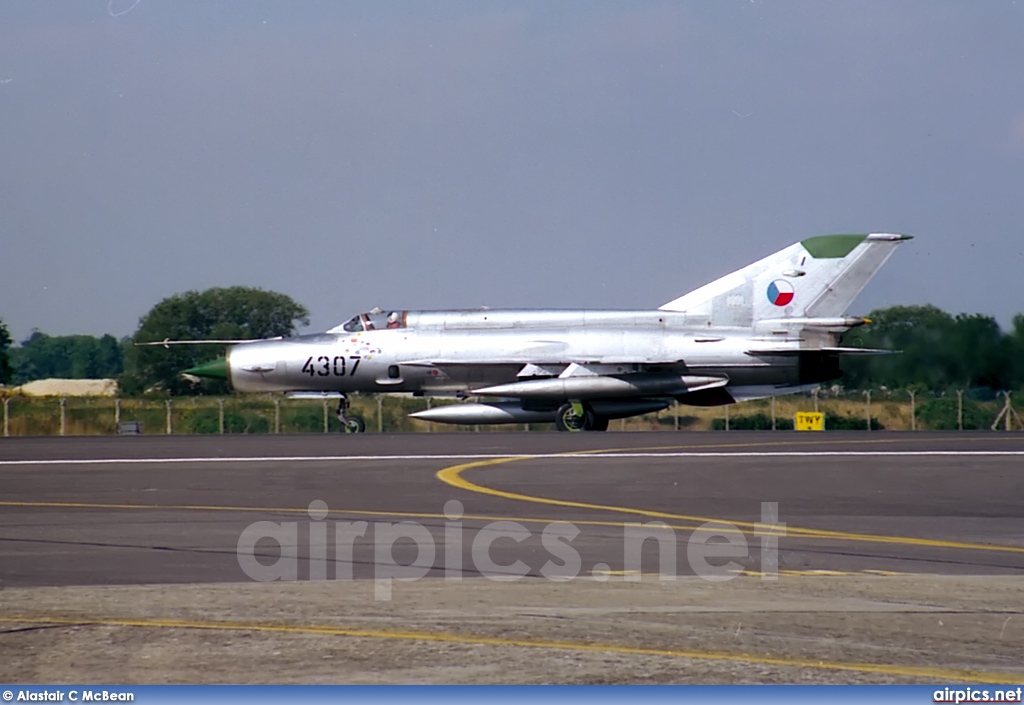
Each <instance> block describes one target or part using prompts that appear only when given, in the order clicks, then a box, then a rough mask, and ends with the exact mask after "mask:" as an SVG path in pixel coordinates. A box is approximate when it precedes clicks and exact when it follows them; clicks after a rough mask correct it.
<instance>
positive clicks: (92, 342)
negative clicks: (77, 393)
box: [11, 331, 124, 384]
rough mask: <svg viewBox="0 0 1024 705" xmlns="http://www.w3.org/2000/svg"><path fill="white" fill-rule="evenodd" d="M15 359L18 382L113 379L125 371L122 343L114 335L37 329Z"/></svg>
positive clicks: (12, 358)
mask: <svg viewBox="0 0 1024 705" xmlns="http://www.w3.org/2000/svg"><path fill="white" fill-rule="evenodd" d="M11 362H12V367H13V369H14V372H13V379H14V382H15V383H17V384H24V383H25V382H30V381H32V380H34V379H49V378H59V379H109V378H112V377H117V376H118V375H120V374H121V372H122V371H123V370H124V356H123V354H122V351H121V344H120V343H119V342H118V340H117V339H116V338H115V337H114V336H112V335H104V336H103V337H102V338H96V337H94V336H91V335H61V336H50V335H47V334H46V333H41V332H40V331H33V332H32V335H31V336H29V338H28V340H25V341H22V343H21V345H20V346H19V347H17V348H13V349H12V350H11Z"/></svg>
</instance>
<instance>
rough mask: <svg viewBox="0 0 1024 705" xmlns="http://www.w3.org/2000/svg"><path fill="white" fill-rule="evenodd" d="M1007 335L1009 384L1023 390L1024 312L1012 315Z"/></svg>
mask: <svg viewBox="0 0 1024 705" xmlns="http://www.w3.org/2000/svg"><path fill="white" fill-rule="evenodd" d="M1008 337H1009V341H1010V344H1009V347H1010V350H1009V356H1010V374H1011V376H1012V382H1011V386H1012V387H1013V388H1014V389H1017V390H1021V391H1024V313H1018V314H1017V315H1016V316H1014V317H1013V332H1012V333H1010V335H1009V336H1008Z"/></svg>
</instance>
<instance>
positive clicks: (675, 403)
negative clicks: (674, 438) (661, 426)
mask: <svg viewBox="0 0 1024 705" xmlns="http://www.w3.org/2000/svg"><path fill="white" fill-rule="evenodd" d="M672 417H673V418H672V430H673V431H678V430H679V400H678V399H673V400H672Z"/></svg>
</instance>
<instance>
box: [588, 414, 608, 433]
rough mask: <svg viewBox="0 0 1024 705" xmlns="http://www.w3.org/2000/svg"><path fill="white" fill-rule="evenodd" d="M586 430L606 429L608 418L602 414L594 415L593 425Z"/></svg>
mask: <svg viewBox="0 0 1024 705" xmlns="http://www.w3.org/2000/svg"><path fill="white" fill-rule="evenodd" d="M587 430H588V431H607V430H608V419H607V418H605V417H604V416H595V417H594V425H593V426H591V427H590V428H588V429H587Z"/></svg>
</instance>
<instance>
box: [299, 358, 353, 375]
mask: <svg viewBox="0 0 1024 705" xmlns="http://www.w3.org/2000/svg"><path fill="white" fill-rule="evenodd" d="M348 359H349V360H351V361H352V365H351V366H349V365H347V364H346V363H345V357H344V356H343V355H335V356H334V357H333V358H330V357H327V356H326V355H321V356H320V357H317V358H314V357H313V356H310V358H309V359H308V360H306V364H305V365H303V366H302V371H303V372H305V373H306V374H308V375H309V376H310V377H327V376H329V375H331V374H332V373H333V374H334V376H335V377H345V376H346V372H347V375H348V376H349V377H352V376H354V375H355V373H356V370H357V369H358V368H359V361H360V360H362V359H363V358H362V357H361V356H360V355H349V357H348ZM346 368H347V369H346Z"/></svg>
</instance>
